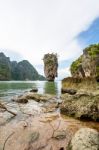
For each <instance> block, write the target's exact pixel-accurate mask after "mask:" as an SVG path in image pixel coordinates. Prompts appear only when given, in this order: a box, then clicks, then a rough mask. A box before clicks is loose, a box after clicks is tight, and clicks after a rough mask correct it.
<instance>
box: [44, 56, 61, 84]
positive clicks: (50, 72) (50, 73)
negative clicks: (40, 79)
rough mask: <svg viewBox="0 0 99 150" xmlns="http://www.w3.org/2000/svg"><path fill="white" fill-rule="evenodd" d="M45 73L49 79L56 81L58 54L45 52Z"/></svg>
mask: <svg viewBox="0 0 99 150" xmlns="http://www.w3.org/2000/svg"><path fill="white" fill-rule="evenodd" d="M43 61H44V73H45V76H46V79H47V80H48V81H54V79H55V77H57V69H58V59H57V54H53V53H52V54H45V55H44V58H43Z"/></svg>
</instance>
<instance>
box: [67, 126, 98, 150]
mask: <svg viewBox="0 0 99 150" xmlns="http://www.w3.org/2000/svg"><path fill="white" fill-rule="evenodd" d="M98 149H99V132H97V131H96V130H94V129H90V128H81V129H79V130H78V131H77V132H76V134H75V135H74V137H73V138H72V140H71V142H70V143H69V145H68V147H67V150H98Z"/></svg>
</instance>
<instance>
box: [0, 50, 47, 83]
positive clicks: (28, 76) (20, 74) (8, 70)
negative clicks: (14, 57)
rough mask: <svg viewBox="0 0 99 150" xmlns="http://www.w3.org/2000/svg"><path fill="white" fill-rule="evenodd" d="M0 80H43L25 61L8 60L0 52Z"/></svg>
mask: <svg viewBox="0 0 99 150" xmlns="http://www.w3.org/2000/svg"><path fill="white" fill-rule="evenodd" d="M0 80H1V81H4V80H5V81H6V80H45V77H44V76H42V75H40V74H39V73H38V72H37V70H36V69H35V68H34V67H33V66H32V65H31V64H30V63H29V62H28V61H27V60H23V61H20V62H17V61H10V58H9V57H6V56H5V54H4V53H2V52H1V53H0Z"/></svg>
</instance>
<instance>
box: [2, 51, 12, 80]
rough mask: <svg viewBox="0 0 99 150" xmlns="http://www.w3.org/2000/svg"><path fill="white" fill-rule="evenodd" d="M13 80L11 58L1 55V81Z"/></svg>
mask: <svg viewBox="0 0 99 150" xmlns="http://www.w3.org/2000/svg"><path fill="white" fill-rule="evenodd" d="M10 79H11V65H10V59H9V57H6V56H5V55H4V54H3V53H0V80H10Z"/></svg>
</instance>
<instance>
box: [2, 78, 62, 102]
mask: <svg viewBox="0 0 99 150" xmlns="http://www.w3.org/2000/svg"><path fill="white" fill-rule="evenodd" d="M34 87H35V88H38V93H41V94H55V95H57V96H59V95H60V93H61V82H60V81H56V82H47V81H0V99H4V100H7V101H8V100H10V99H11V98H12V97H13V96H16V95H20V94H23V93H24V92H27V91H30V90H31V89H32V88H34Z"/></svg>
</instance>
